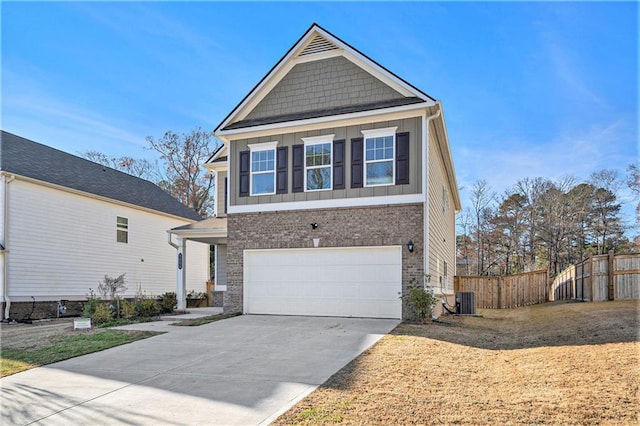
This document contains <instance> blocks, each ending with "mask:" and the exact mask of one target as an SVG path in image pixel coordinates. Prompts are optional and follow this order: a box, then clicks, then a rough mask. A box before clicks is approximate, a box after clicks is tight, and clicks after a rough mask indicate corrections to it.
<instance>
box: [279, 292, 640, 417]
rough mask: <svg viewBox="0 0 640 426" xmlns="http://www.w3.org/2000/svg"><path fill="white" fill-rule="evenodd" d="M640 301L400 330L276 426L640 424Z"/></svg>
mask: <svg viewBox="0 0 640 426" xmlns="http://www.w3.org/2000/svg"><path fill="white" fill-rule="evenodd" d="M639 307H640V305H639V303H638V302H637V301H615V302H600V303H577V302H573V303H572V302H554V303H548V304H544V305H535V306H530V307H525V308H518V309H510V310H480V311H479V312H478V313H479V314H480V315H481V316H480V317H446V318H442V319H443V320H444V321H447V322H449V323H452V325H449V326H446V325H439V324H427V325H410V324H401V325H400V326H398V327H397V328H396V329H395V330H394V331H393V332H392V333H391V334H390V335H387V336H385V337H384V338H383V339H381V340H380V342H379V343H378V344H376V345H375V346H373V347H372V348H370V349H369V350H368V351H366V352H365V353H363V354H362V355H361V356H360V357H358V358H356V359H355V360H354V361H352V362H351V363H350V364H348V365H347V366H346V367H344V368H343V369H342V370H341V371H339V372H338V373H336V374H335V375H334V376H333V377H331V378H330V379H329V380H328V381H327V382H326V383H325V384H324V385H323V386H321V387H320V388H318V389H317V390H316V391H315V392H313V393H312V394H311V395H309V396H308V397H307V398H306V399H304V400H303V401H301V402H299V403H298V404H297V405H295V406H294V407H293V408H292V409H291V410H289V411H288V412H287V413H285V414H284V415H283V416H281V417H280V418H278V419H277V420H276V422H275V424H278V425H283V424H335V423H341V424H380V425H403V424H425V425H426V424H474V425H476V424H492V425H503V424H505V425H506V424H583V425H592V424H616V425H638V424H640V419H639V412H640V408H639V407H640V402H639V394H638V388H639V383H640V367H639V361H640V342H639V336H638V330H639V327H638V326H639V320H640V318H639V309H638V308H639Z"/></svg>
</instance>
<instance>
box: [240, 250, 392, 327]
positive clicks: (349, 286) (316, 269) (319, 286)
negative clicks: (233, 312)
mask: <svg viewBox="0 0 640 426" xmlns="http://www.w3.org/2000/svg"><path fill="white" fill-rule="evenodd" d="M244 262H245V270H244V277H245V282H244V293H245V296H244V297H245V312H246V313H256V314H285V315H322V316H354V317H376V318H401V315H402V305H401V302H400V299H398V294H399V292H400V289H401V275H402V272H401V271H402V248H401V247H399V246H394V247H357V248H316V249H276V250H247V251H245V258H244Z"/></svg>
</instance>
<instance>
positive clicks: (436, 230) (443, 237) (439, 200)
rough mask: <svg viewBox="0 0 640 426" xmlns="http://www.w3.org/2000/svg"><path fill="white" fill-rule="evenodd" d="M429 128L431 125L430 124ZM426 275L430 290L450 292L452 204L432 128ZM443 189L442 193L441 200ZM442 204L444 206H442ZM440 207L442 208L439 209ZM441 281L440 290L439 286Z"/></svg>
mask: <svg viewBox="0 0 640 426" xmlns="http://www.w3.org/2000/svg"><path fill="white" fill-rule="evenodd" d="M431 126H433V124H431ZM428 173H429V188H428V208H429V274H431V286H432V287H434V288H441V287H442V288H443V289H444V290H445V291H446V292H447V293H452V292H453V276H454V275H455V265H456V252H455V241H456V240H455V238H456V236H455V204H454V202H453V196H452V194H451V188H449V184H448V183H447V178H446V173H445V169H444V161H443V159H442V155H441V153H440V150H439V148H438V143H437V141H436V139H435V136H434V132H433V127H431V128H430V131H429V166H428ZM443 189H444V191H445V193H444V197H443ZM443 204H444V206H443ZM443 207H444V208H443ZM443 262H447V277H446V278H445V277H444V270H443V269H444V264H443ZM440 277H442V281H443V283H442V286H441V285H440Z"/></svg>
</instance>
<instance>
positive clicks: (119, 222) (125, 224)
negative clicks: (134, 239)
mask: <svg viewBox="0 0 640 426" xmlns="http://www.w3.org/2000/svg"><path fill="white" fill-rule="evenodd" d="M116 241H117V242H119V243H125V244H127V243H128V242H129V219H127V218H126V217H120V216H117V217H116Z"/></svg>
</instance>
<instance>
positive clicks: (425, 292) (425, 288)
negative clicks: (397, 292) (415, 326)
mask: <svg viewBox="0 0 640 426" xmlns="http://www.w3.org/2000/svg"><path fill="white" fill-rule="evenodd" d="M429 278H430V277H429V275H425V283H424V285H417V284H416V283H415V280H414V281H412V283H411V285H410V286H409V294H407V295H404V296H402V297H403V298H406V299H408V300H409V305H410V306H411V308H412V309H413V313H414V315H415V318H416V320H417V321H418V322H421V323H424V322H425V321H426V320H429V319H431V318H432V317H433V308H434V307H435V305H436V297H435V295H434V292H433V288H432V287H431V286H429V285H428V284H427V283H428V282H429Z"/></svg>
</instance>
